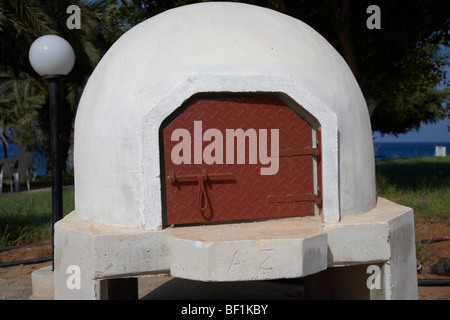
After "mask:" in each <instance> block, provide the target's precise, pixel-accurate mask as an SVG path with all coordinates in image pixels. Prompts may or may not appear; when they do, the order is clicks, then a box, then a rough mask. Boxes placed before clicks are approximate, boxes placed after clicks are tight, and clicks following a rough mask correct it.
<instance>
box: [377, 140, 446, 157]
mask: <svg viewBox="0 0 450 320" xmlns="http://www.w3.org/2000/svg"><path fill="white" fill-rule="evenodd" d="M373 146H374V152H375V159H376V160H386V159H395V158H419V157H433V156H434V152H435V147H436V146H445V147H446V148H447V153H450V142H376V141H374V143H373Z"/></svg>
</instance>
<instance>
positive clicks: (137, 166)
mask: <svg viewBox="0 0 450 320" xmlns="http://www.w3.org/2000/svg"><path fill="white" fill-rule="evenodd" d="M216 91H220V92H227V91H229V92H239V91H242V92H252V91H265V92H271V91H272V92H282V93H283V94H286V95H288V96H289V97H291V98H292V99H293V100H294V101H296V102H297V103H299V104H300V105H302V106H303V107H305V109H306V110H308V111H309V112H311V113H315V112H317V115H318V117H319V118H320V117H322V118H323V119H329V120H330V123H331V122H333V121H334V122H335V124H336V126H337V128H335V129H337V130H335V131H337V132H334V133H333V132H331V131H330V132H331V133H329V134H328V133H327V132H326V130H328V129H327V128H324V136H323V140H325V139H329V140H332V137H333V136H334V137H336V138H337V141H330V142H329V141H327V142H324V146H323V148H327V147H326V146H327V145H336V148H335V149H334V150H331V149H333V148H331V149H330V150H329V151H328V152H329V153H330V154H331V153H332V152H336V151H337V152H338V154H336V155H334V156H331V158H332V157H335V159H337V165H336V167H334V165H333V161H332V160H328V158H326V157H327V156H326V155H324V157H325V158H326V159H324V164H323V165H324V167H325V168H324V178H323V185H324V193H325V192H327V191H328V190H327V189H326V188H327V184H328V180H327V179H328V176H327V175H326V173H325V172H327V170H328V172H330V175H333V178H331V177H330V184H333V183H335V185H334V186H331V187H330V188H329V190H330V193H332V192H334V193H336V194H337V196H336V197H335V198H334V199H331V200H329V201H330V203H331V202H333V201H334V202H333V203H334V206H335V207H336V208H337V210H338V215H339V217H344V216H348V215H354V214H358V213H361V212H364V211H367V210H369V209H371V208H373V207H374V206H375V203H376V192H375V174H374V155H373V144H372V132H371V127H370V120H369V115H368V112H367V106H366V103H365V100H364V97H363V95H362V93H361V90H360V88H359V86H358V84H357V82H356V80H355V79H354V76H353V74H352V73H351V71H350V69H349V68H348V66H347V64H346V63H345V61H344V60H343V58H342V57H341V56H340V55H339V53H338V52H336V50H335V49H334V48H333V47H332V46H331V45H330V44H329V43H328V42H327V41H326V40H325V39H324V38H323V37H321V36H320V35H319V34H318V33H317V32H315V31H314V30H313V29H312V28H310V27H309V26H307V25H306V24H304V23H303V22H301V21H299V20H296V19H293V18H291V17H289V16H286V15H283V14H281V13H278V12H275V11H272V10H268V9H265V8H260V7H256V6H251V5H245V4H238V3H201V4H195V5H188V6H184V7H180V8H176V9H173V10H169V11H167V12H164V13H162V14H159V15H157V16H155V17H153V18H151V19H149V20H147V21H145V22H143V23H141V24H139V25H137V26H136V27H134V28H133V29H131V30H130V31H128V32H127V33H126V34H125V35H123V36H122V37H121V38H120V39H119V40H118V41H117V42H116V43H115V44H114V45H113V46H112V47H111V48H110V50H109V51H108V52H107V53H106V54H105V56H104V57H103V59H102V60H101V61H100V63H99V64H98V66H97V68H96V69H95V71H94V72H93V74H92V76H91V78H90V79H89V81H88V84H87V85H86V88H85V90H84V93H83V96H82V98H81V101H80V104H79V107H78V111H77V116H76V123H75V153H74V157H75V158H74V161H75V197H76V198H75V210H76V213H77V214H78V215H80V216H81V217H86V218H90V219H93V220H96V221H100V222H105V223H112V224H120V225H126V226H131V227H143V228H146V229H157V228H160V227H161V209H160V208H161V203H160V202H161V194H160V193H161V189H160V184H159V181H160V180H159V148H158V143H159V142H158V129H159V124H160V123H161V122H162V120H164V119H165V118H166V117H167V116H168V115H169V114H170V113H171V112H172V111H173V110H174V109H176V108H178V107H179V106H180V105H181V104H182V103H183V102H184V101H185V100H186V99H188V98H189V97H191V96H192V95H193V94H195V93H198V92H216ZM315 110H316V111H315ZM331 114H333V115H331ZM319 120H320V119H319ZM327 121H328V120H327ZM321 125H322V126H324V123H321ZM330 130H331V129H330ZM326 152H327V150H324V153H325V154H326ZM327 161H328V162H327ZM327 163H329V165H328V164H327ZM336 170H337V171H338V172H335V171H336ZM333 171H334V173H333ZM333 181H334V182H333ZM325 204H326V203H324V206H325ZM333 217H336V214H334V215H333ZM329 220H333V219H329ZM334 220H335V219H334Z"/></svg>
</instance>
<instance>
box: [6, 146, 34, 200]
mask: <svg viewBox="0 0 450 320" xmlns="http://www.w3.org/2000/svg"><path fill="white" fill-rule="evenodd" d="M32 170H33V154H32V153H31V152H22V153H21V154H20V155H19V156H18V157H17V160H16V161H15V163H14V165H13V167H12V175H13V177H14V186H15V189H16V192H19V191H20V176H21V175H25V176H26V177H27V188H28V191H29V190H30V179H31V171H32ZM34 171H35V175H36V170H34Z"/></svg>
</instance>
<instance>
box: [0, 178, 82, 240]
mask: <svg viewBox="0 0 450 320" xmlns="http://www.w3.org/2000/svg"><path fill="white" fill-rule="evenodd" d="M51 207H52V200H51V190H45V191H40V192H37V193H23V192H22V193H6V194H2V195H0V247H6V246H11V245H19V244H28V243H34V242H38V241H45V240H50V239H51V232H52V209H51ZM73 209H74V188H73V187H67V188H64V189H63V215H66V214H67V213H69V212H71V211H73Z"/></svg>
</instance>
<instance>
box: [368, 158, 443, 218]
mask: <svg viewBox="0 0 450 320" xmlns="http://www.w3.org/2000/svg"><path fill="white" fill-rule="evenodd" d="M376 177H377V194H378V195H379V196H381V197H383V198H386V199H389V200H391V201H393V202H396V203H399V204H402V205H405V206H408V207H410V208H412V209H413V210H414V213H415V215H416V216H420V217H424V218H431V219H450V157H449V156H447V157H445V158H434V157H423V158H408V159H393V160H384V161H377V162H376Z"/></svg>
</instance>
